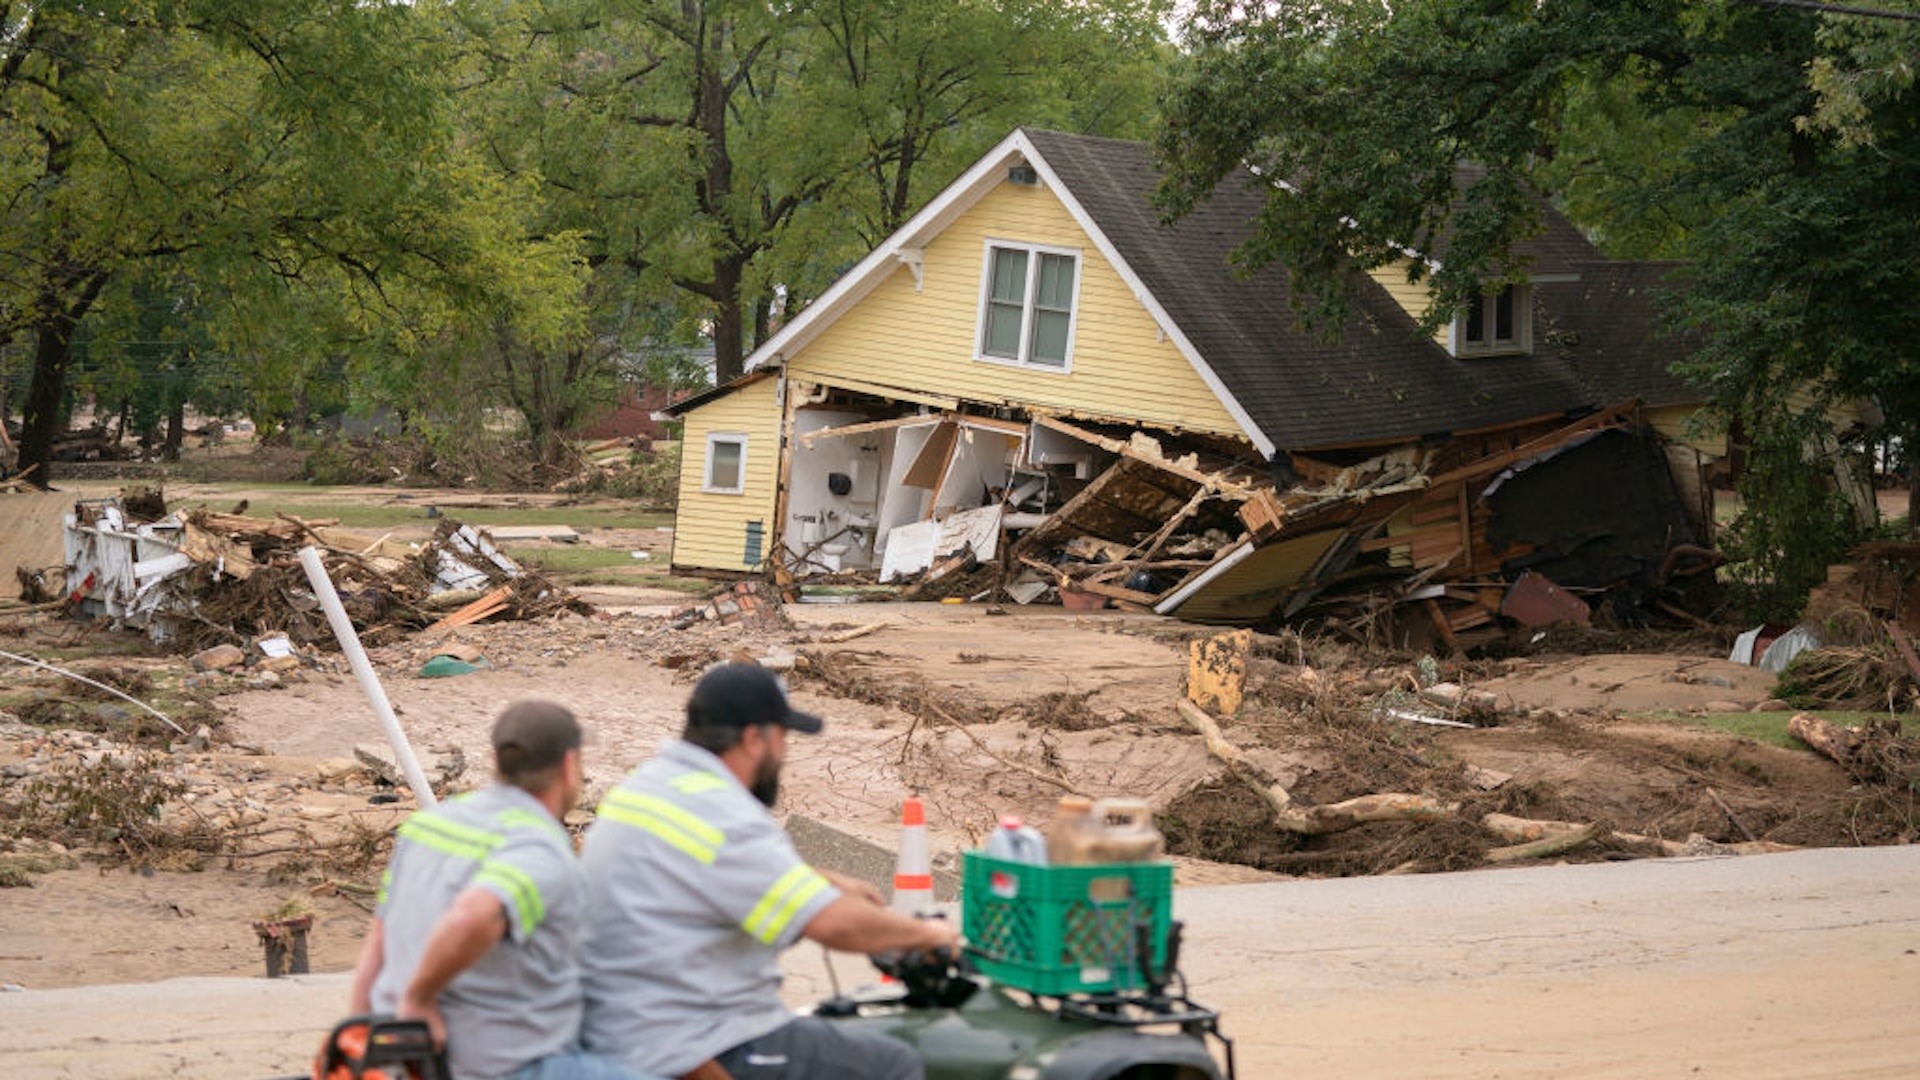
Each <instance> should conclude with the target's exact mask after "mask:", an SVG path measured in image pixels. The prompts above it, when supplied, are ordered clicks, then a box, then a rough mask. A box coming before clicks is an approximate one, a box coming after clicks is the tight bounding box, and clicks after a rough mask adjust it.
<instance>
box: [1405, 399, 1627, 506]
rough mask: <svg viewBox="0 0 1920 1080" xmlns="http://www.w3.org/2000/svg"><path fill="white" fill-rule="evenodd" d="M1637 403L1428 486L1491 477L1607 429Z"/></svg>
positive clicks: (1463, 468)
mask: <svg viewBox="0 0 1920 1080" xmlns="http://www.w3.org/2000/svg"><path fill="white" fill-rule="evenodd" d="M1638 404H1639V401H1638V400H1637V399H1636V400H1630V401H1625V402H1622V403H1620V404H1618V405H1615V406H1614V407H1613V408H1611V409H1603V410H1601V411H1600V412H1597V413H1594V414H1593V415H1591V416H1587V417H1583V418H1581V419H1579V420H1576V421H1574V422H1573V423H1571V424H1568V425H1566V426H1565V427H1562V428H1558V429H1556V430H1554V431H1550V432H1548V433H1547V434H1545V435H1542V436H1540V437H1539V438H1537V439H1534V440H1533V441H1531V442H1527V443H1522V444H1521V445H1519V446H1516V447H1514V448H1513V449H1512V450H1508V451H1506V452H1505V453H1501V454H1495V455H1493V456H1492V457H1487V458H1481V459H1480V460H1479V461H1476V462H1473V463H1472V464H1470V465H1463V466H1461V467H1460V468H1457V469H1454V470H1453V471H1451V472H1446V473H1442V474H1440V475H1439V476H1436V477H1434V478H1433V479H1432V480H1431V481H1430V482H1429V485H1428V486H1430V487H1441V486H1443V485H1446V484H1455V483H1460V482H1462V481H1466V480H1472V479H1475V478H1478V477H1483V476H1490V475H1492V474H1494V473H1496V472H1499V471H1500V470H1501V469H1504V468H1506V467H1507V466H1509V465H1513V464H1515V463H1517V462H1521V461H1525V460H1526V459H1528V458H1530V457H1533V456H1534V455H1536V454H1543V453H1545V452H1547V451H1549V450H1553V449H1555V448H1557V447H1560V446H1562V445H1565V444H1566V443H1567V442H1568V441H1569V440H1571V439H1573V438H1575V437H1576V436H1579V435H1584V434H1586V433H1587V432H1589V431H1598V430H1599V429H1601V428H1603V427H1608V426H1610V425H1612V424H1613V423H1614V422H1615V421H1617V420H1619V419H1620V417H1621V415H1622V414H1624V413H1626V412H1629V411H1631V410H1632V409H1633V408H1634V407H1635V406H1637V405H1638Z"/></svg>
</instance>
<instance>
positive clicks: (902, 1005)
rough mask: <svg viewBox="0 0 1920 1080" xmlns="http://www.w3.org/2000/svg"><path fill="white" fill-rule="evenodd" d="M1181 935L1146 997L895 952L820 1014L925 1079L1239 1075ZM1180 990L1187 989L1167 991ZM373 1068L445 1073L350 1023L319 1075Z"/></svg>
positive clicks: (415, 1037) (1176, 1079) (422, 1054)
mask: <svg viewBox="0 0 1920 1080" xmlns="http://www.w3.org/2000/svg"><path fill="white" fill-rule="evenodd" d="M1179 937H1180V924H1178V923H1174V924H1172V926H1171V927H1170V928H1169V933H1168V940H1167V945H1166V953H1165V955H1166V958H1167V960H1166V963H1165V964H1164V965H1163V966H1162V967H1161V969H1160V970H1159V971H1155V972H1145V971H1143V974H1144V975H1146V976H1147V978H1146V979H1145V983H1146V986H1145V988H1144V989H1143V990H1140V991H1135V992H1123V993H1112V994H1073V995H1066V996H1058V997H1055V996H1049V995H1043V994H1033V993H1028V992H1026V991H1023V990H1014V989H1011V988H1009V987H1006V986H1001V985H999V984H996V983H994V982H993V981H992V980H990V979H987V978H985V977H983V976H981V975H979V974H978V973H976V972H975V971H973V970H972V965H971V964H970V963H969V962H968V961H967V959H966V958H965V957H964V956H960V957H955V956H952V955H935V956H927V955H924V954H914V955H887V956H877V957H874V958H873V959H874V963H875V965H876V966H877V967H879V968H880V970H881V971H882V972H883V973H885V974H886V975H888V976H889V977H890V978H892V979H893V980H894V984H893V985H892V986H891V987H887V988H883V989H882V990H881V991H878V992H861V993H855V994H841V995H836V996H834V997H831V998H828V999H827V1000H825V1001H823V1002H821V1003H820V1004H818V1005H817V1006H815V1007H814V1010H813V1011H814V1015H816V1016H820V1017H824V1018H827V1019H829V1020H832V1021H833V1022H835V1023H842V1024H848V1025H853V1026H858V1027H862V1028H866V1029H868V1030H870V1031H877V1032H880V1033H882V1034H885V1035H887V1036H889V1037H891V1038H895V1039H899V1040H900V1041H901V1042H904V1043H906V1044H907V1045H908V1046H911V1047H913V1049H914V1050H915V1051H916V1052H917V1053H918V1054H919V1055H920V1058H921V1060H922V1061H924V1062H926V1066H927V1080H1234V1066H1233V1043H1232V1041H1231V1040H1230V1039H1228V1038H1227V1037H1226V1036H1224V1035H1222V1034H1221V1033H1220V1025H1219V1014H1217V1013H1215V1012H1214V1011H1213V1010H1211V1009H1208V1008H1206V1007H1205V1006H1202V1005H1199V1004H1197V1003H1195V1002H1194V1001H1192V1000H1191V999H1189V998H1188V997H1187V996H1186V992H1185V986H1184V981H1183V980H1181V979H1180V976H1179V974H1178V971H1177V970H1176V968H1175V966H1174V963H1175V960H1176V958H1177V957H1178V955H1179ZM1143 944H1144V943H1143ZM1140 955H1142V956H1143V957H1147V956H1151V955H1152V950H1150V949H1146V948H1142V949H1140ZM1173 983H1180V984H1181V989H1180V991H1179V992H1177V993H1175V992H1170V991H1169V986H1170V984H1173ZM1213 1043H1218V1044H1219V1046H1220V1050H1221V1057H1222V1058H1223V1059H1224V1060H1225V1062H1226V1068H1225V1071H1224V1072H1223V1071H1222V1070H1221V1067H1220V1064H1219V1062H1217V1061H1215V1059H1214V1056H1213V1054H1212V1053H1211V1050H1212V1044H1213ZM370 1068H384V1069H387V1070H389V1071H388V1072H387V1073H386V1075H388V1076H404V1077H411V1078H415V1080H445V1078H446V1077H447V1076H448V1073H447V1071H446V1064H445V1060H444V1058H442V1057H441V1055H440V1054H439V1052H438V1051H436V1050H435V1049H434V1047H433V1043H432V1041H431V1039H430V1038H429V1037H428V1035H427V1028H426V1025H425V1024H424V1023H422V1022H421V1021H418V1020H394V1019H392V1018H390V1017H354V1018H351V1019H349V1020H347V1021H345V1022H343V1023H342V1024H341V1025H340V1026H339V1027H337V1028H336V1029H335V1030H334V1032H333V1034H332V1036H331V1037H330V1038H329V1039H328V1040H327V1046H326V1049H325V1050H324V1051H323V1052H322V1061H321V1063H320V1069H319V1074H320V1075H321V1076H326V1077H336V1076H337V1077H351V1076H360V1075H362V1071H363V1070H366V1069H370Z"/></svg>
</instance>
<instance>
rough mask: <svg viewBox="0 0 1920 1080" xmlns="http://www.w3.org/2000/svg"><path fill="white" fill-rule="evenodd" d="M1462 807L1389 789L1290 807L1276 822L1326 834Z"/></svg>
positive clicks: (1444, 814) (1430, 817)
mask: <svg viewBox="0 0 1920 1080" xmlns="http://www.w3.org/2000/svg"><path fill="white" fill-rule="evenodd" d="M1459 810H1460V804H1459V803H1452V802H1443V801H1441V800H1439V799H1436V798H1433V797H1432V796H1430V795H1413V794H1408V793H1405V792H1388V793H1384V794H1379V795H1361V796H1359V797H1358V798H1353V799H1347V800H1346V801H1344V802H1337V803H1323V804H1321V805H1319V806H1306V807H1300V808H1298V809H1292V810H1287V811H1285V812H1283V813H1281V814H1279V815H1278V816H1276V817H1275V819H1274V824H1275V825H1278V826H1279V827H1280V828H1282V829H1285V830H1286V831H1288V832H1291V833H1298V834H1300V835H1302V836H1323V835H1325V834H1327V833H1334V832H1345V831H1346V830H1348V829H1351V828H1354V827H1356V826H1360V825H1365V824H1367V823H1368V822H1371V821H1438V820H1440V819H1442V818H1448V817H1452V816H1453V815H1454V814H1456V813H1458V812H1459Z"/></svg>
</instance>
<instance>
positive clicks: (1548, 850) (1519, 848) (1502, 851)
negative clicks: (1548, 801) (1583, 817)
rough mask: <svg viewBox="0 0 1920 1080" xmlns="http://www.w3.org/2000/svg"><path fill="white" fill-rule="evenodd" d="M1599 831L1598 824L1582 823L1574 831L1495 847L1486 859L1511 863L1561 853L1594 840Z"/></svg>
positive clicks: (1491, 861)
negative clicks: (1508, 845) (1523, 842)
mask: <svg viewBox="0 0 1920 1080" xmlns="http://www.w3.org/2000/svg"><path fill="white" fill-rule="evenodd" d="M1599 833H1600V827H1599V826H1598V825H1582V826H1580V827H1578V828H1576V829H1574V830H1573V831H1572V832H1563V833H1554V834H1551V835H1547V836H1543V837H1541V838H1540V839H1538V840H1534V841H1532V842H1530V843H1525V844H1515V845H1513V846H1511V847H1501V848H1494V849H1493V850H1492V851H1489V852H1487V855H1486V859H1487V861H1488V862H1490V863H1511V862H1525V861H1526V860H1528V859H1540V858H1545V857H1546V856H1548V855H1559V854H1562V853H1563V852H1568V851H1572V850H1573V849H1574V848H1577V847H1579V846H1580V845H1581V844H1584V843H1586V842H1587V841H1589V840H1592V839H1593V838H1594V837H1595V836H1597V835H1599Z"/></svg>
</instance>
